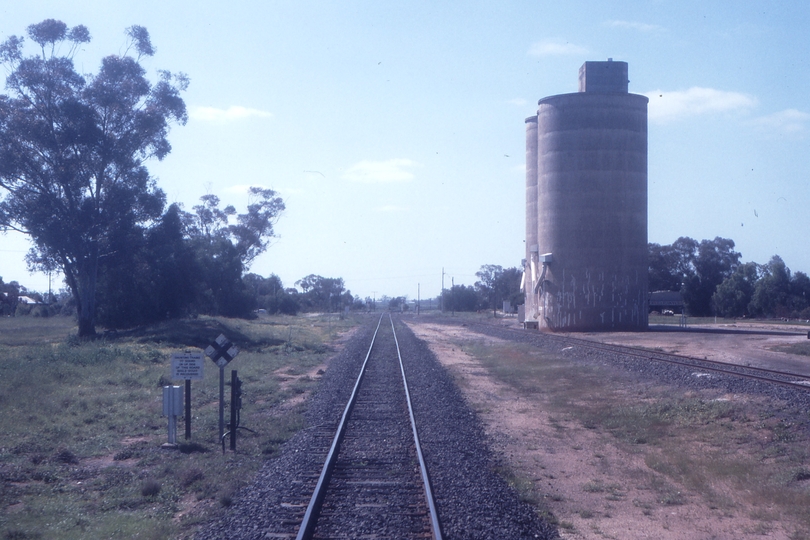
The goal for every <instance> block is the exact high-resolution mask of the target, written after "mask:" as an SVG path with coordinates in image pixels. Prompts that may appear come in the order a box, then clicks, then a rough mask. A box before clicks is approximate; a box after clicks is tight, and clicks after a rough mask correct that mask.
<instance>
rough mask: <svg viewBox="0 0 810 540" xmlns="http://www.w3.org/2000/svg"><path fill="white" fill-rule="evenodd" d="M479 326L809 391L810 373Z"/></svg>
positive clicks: (512, 329)
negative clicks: (803, 373)
mask: <svg viewBox="0 0 810 540" xmlns="http://www.w3.org/2000/svg"><path fill="white" fill-rule="evenodd" d="M480 325H481V326H482V327H490V328H499V330H501V331H504V332H508V333H510V334H512V335H515V336H521V337H525V336H527V335H528V336H531V337H533V338H534V339H541V340H548V341H553V342H557V343H559V344H561V345H563V346H570V347H583V348H586V349H590V350H594V351H602V352H609V353H614V354H620V355H624V356H629V357H633V358H639V359H643V360H648V361H653V362H661V363H666V364H670V365H676V366H681V367H684V368H688V369H694V370H696V371H698V372H700V373H704V372H708V373H713V374H720V375H731V376H736V377H741V378H745V379H749V380H755V381H759V382H764V383H770V384H777V385H780V386H786V387H790V388H796V389H801V390H810V376H807V375H802V374H799V373H792V372H789V371H780V370H775V369H768V368H761V367H755V366H747V365H740V364H734V363H730V362H722V361H718V360H709V359H706V358H697V357H693V356H686V355H679V354H674V353H666V352H663V351H653V350H649V349H642V348H638V347H629V346H626V345H614V344H610V343H602V342H599V341H593V340H589V339H584V338H577V337H572V336H561V335H556V334H547V333H527V331H526V330H520V329H514V328H505V327H500V326H499V327H496V326H494V325H489V324H485V323H480Z"/></svg>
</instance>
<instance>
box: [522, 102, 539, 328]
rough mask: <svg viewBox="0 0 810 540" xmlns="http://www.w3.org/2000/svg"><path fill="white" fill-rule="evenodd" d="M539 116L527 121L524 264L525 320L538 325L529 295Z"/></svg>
mask: <svg viewBox="0 0 810 540" xmlns="http://www.w3.org/2000/svg"><path fill="white" fill-rule="evenodd" d="M537 250H538V247H537V116H530V117H529V118H527V119H526V258H525V259H524V263H523V287H524V290H525V291H527V294H526V295H525V298H526V301H525V312H524V318H525V319H527V320H529V321H531V323H532V325H536V318H535V317H534V315H536V314H537V303H536V301H535V295H533V294H528V291H532V290H533V289H534V288H535V284H536V281H537V267H538V264H539V262H538V258H537Z"/></svg>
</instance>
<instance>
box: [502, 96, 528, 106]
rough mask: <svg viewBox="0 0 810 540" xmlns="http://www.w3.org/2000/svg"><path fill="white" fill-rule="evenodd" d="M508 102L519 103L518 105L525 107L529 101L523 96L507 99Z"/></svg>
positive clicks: (511, 103)
mask: <svg viewBox="0 0 810 540" xmlns="http://www.w3.org/2000/svg"><path fill="white" fill-rule="evenodd" d="M507 103H509V104H510V105H517V106H518V107H523V106H524V105H526V104H527V103H528V101H526V100H525V99H523V98H514V99H510V100H509V101H507Z"/></svg>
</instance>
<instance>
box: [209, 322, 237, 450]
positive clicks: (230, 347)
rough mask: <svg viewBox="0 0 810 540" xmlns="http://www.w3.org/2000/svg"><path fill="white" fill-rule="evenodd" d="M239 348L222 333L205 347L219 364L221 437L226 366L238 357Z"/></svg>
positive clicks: (223, 421) (220, 433) (223, 432)
mask: <svg viewBox="0 0 810 540" xmlns="http://www.w3.org/2000/svg"><path fill="white" fill-rule="evenodd" d="M237 354H239V349H238V348H237V347H236V345H234V344H233V343H231V342H230V340H228V338H226V337H225V334H220V335H219V337H218V338H217V339H216V340H214V342H213V343H212V344H211V345H209V346H208V347H207V348H206V349H205V356H207V357H208V358H210V359H211V360H212V361H213V362H214V363H215V364H216V365H217V366H219V439H220V440H222V437H223V435H224V434H225V366H227V365H228V362H230V361H231V360H233V359H234V358H236V355H237Z"/></svg>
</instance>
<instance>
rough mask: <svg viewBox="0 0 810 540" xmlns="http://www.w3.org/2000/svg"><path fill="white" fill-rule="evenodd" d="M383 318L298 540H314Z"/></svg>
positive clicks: (313, 494)
mask: <svg viewBox="0 0 810 540" xmlns="http://www.w3.org/2000/svg"><path fill="white" fill-rule="evenodd" d="M383 316H384V315H380V320H379V321H377V328H376V329H375V330H374V336H372V338H371V344H370V345H369V346H368V352H367V353H366V358H365V360H363V365H362V367H361V368H360V374H359V375H358V376H357V381H355V383H354V388H353V389H352V395H351V397H349V401H348V403H346V408H345V409H344V410H343V416H342V417H341V418H340V424H338V428H337V432H336V433H335V438H334V439H333V440H332V446H331V447H330V448H329V453H328V454H327V455H326V461H325V462H324V464H323V469H322V470H321V475H320V477H318V483H317V484H316V485H315V491H314V492H313V493H312V498H311V499H310V500H309V505H307V511H306V513H305V514H304V519H303V520H302V521H301V527H300V528H299V529H298V535H297V536H296V537H295V539H296V540H309V539H311V538H312V534H313V533H314V532H315V524H316V523H317V521H318V513H319V512H320V510H321V504H322V503H323V498H324V496H325V495H326V486H327V485H328V484H329V479H330V477H331V476H332V471H333V470H334V468H335V462H336V461H337V456H338V450H339V448H340V443H341V441H343V435H344V434H345V433H346V424H347V420H348V418H349V415H351V412H352V409H353V408H354V404H355V401H356V398H357V389H358V388H360V383H361V382H362V380H363V375H364V374H365V372H366V364H368V358H369V357H370V356H371V349H372V348H374V341H375V340H376V339H377V332H379V330H380V324H381V323H382V320H383Z"/></svg>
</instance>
